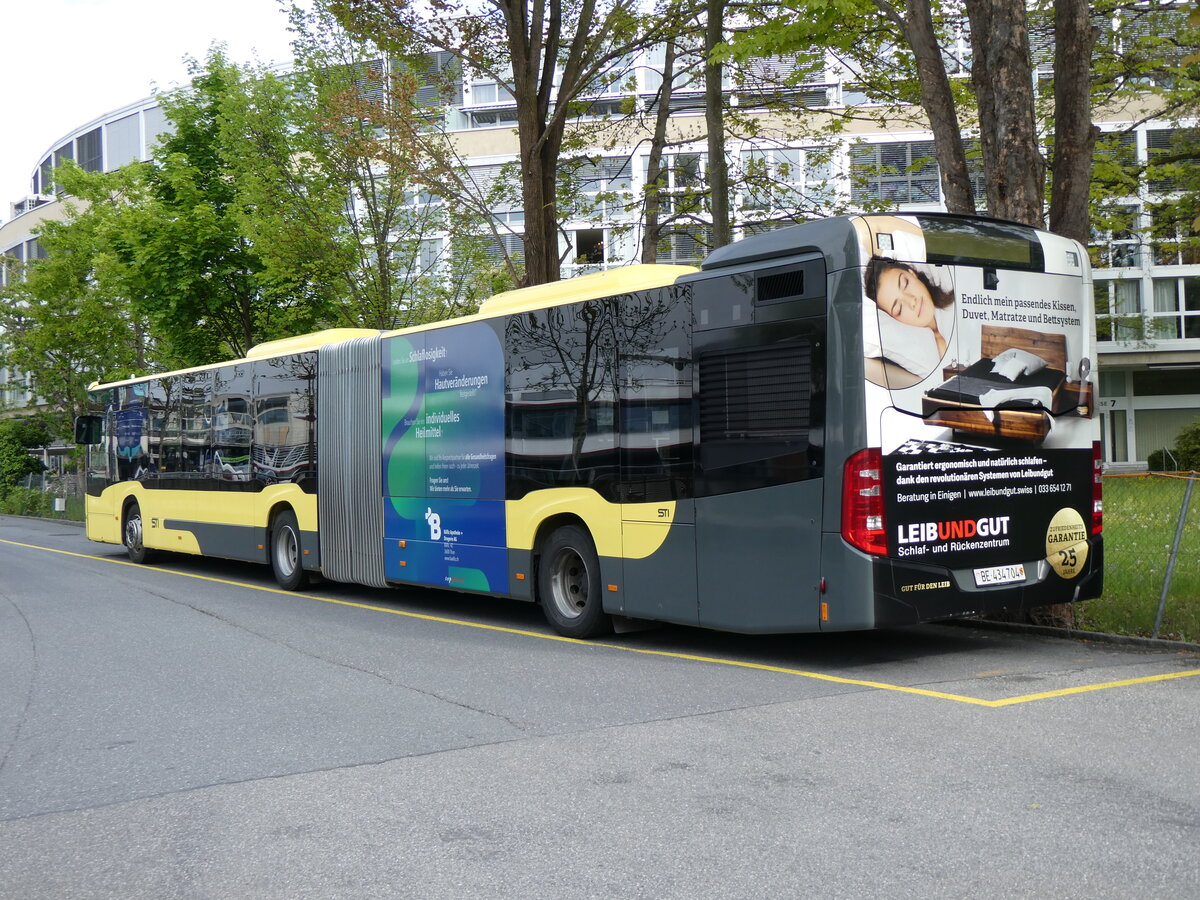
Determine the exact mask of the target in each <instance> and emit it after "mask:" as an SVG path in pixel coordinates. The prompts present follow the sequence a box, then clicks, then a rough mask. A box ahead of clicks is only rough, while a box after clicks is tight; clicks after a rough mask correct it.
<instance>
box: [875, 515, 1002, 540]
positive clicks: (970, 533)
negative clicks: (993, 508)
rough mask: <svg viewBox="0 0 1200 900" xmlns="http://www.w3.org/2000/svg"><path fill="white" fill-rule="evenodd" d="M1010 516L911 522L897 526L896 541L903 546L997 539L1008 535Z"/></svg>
mask: <svg viewBox="0 0 1200 900" xmlns="http://www.w3.org/2000/svg"><path fill="white" fill-rule="evenodd" d="M1008 522H1009V517H1008V516H985V517H984V518H982V519H957V520H955V521H946V522H910V523H909V524H907V525H900V526H897V529H896V530H897V532H898V534H897V537H896V540H897V541H898V542H899V543H901V544H932V543H933V542H934V541H949V540H954V539H960V538H973V537H996V536H998V535H1003V534H1008Z"/></svg>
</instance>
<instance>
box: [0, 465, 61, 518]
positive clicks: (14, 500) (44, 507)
mask: <svg viewBox="0 0 1200 900" xmlns="http://www.w3.org/2000/svg"><path fill="white" fill-rule="evenodd" d="M32 474H36V473H32ZM53 511H54V498H53V497H52V496H51V495H50V494H47V493H46V492H45V491H42V490H38V489H37V488H30V487H11V488H9V489H8V491H7V492H2V493H0V513H4V514H5V515H8V516H36V517H38V518H41V519H48V518H50V517H51V515H52V514H53Z"/></svg>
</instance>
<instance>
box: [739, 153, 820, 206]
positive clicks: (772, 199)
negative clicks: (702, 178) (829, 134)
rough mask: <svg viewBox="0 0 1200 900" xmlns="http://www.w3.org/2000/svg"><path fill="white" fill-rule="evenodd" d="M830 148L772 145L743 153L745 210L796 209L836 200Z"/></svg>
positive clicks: (743, 202)
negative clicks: (832, 185) (775, 146)
mask: <svg viewBox="0 0 1200 900" xmlns="http://www.w3.org/2000/svg"><path fill="white" fill-rule="evenodd" d="M830 157H831V151H830V148H828V147H813V148H796V149H792V148H768V149H765V150H746V151H743V152H742V154H741V160H740V161H741V166H742V174H743V177H744V178H745V182H746V191H745V193H743V194H742V197H741V203H742V209H743V211H747V212H763V213H770V212H772V211H776V212H778V211H784V212H795V211H796V210H798V209H802V208H805V207H810V208H811V207H812V206H813V205H814V204H824V203H828V202H830V201H831V200H832V199H833V189H832V187H831V182H832V180H833V168H832V165H831V162H830Z"/></svg>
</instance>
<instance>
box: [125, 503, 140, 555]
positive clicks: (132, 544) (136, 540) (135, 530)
mask: <svg viewBox="0 0 1200 900" xmlns="http://www.w3.org/2000/svg"><path fill="white" fill-rule="evenodd" d="M125 546H126V547H128V548H129V549H130V550H133V551H134V552H135V553H136V552H137V551H139V550H141V549H142V517H141V516H140V515H139V514H137V513H134V514H133V515H132V516H130V517H129V518H128V519H126V520H125Z"/></svg>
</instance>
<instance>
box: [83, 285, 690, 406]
mask: <svg viewBox="0 0 1200 900" xmlns="http://www.w3.org/2000/svg"><path fill="white" fill-rule="evenodd" d="M698 271H699V269H696V268H695V267H693V266H676V265H665V264H657V263H655V264H650V265H633V266H622V267H621V268H619V269H610V270H608V271H606V272H597V273H596V274H594V275H582V276H580V277H579V278H569V279H566V280H563V281H553V282H550V283H549V284H539V285H535V286H534V287H527V288H517V289H516V290H512V291H505V292H503V293H500V294H496V295H495V296H493V297H489V298H488V299H487V300H484V301H483V303H481V304H480V306H479V312H478V313H475V314H474V315H469V316H460V317H457V318H453V319H445V320H443V321H438V322H423V323H421V324H419V325H413V326H410V327H408V328H400V329H397V330H395V331H386V332H385V331H379V330H376V329H373V328H328V329H326V330H324V331H316V332H313V333H312V334H301V335H297V336H295V337H289V338H281V339H279V340H276V341H265V342H264V343H261V344H255V345H254V346H253V347H251V348H250V350H249V351H248V352H247V353H246V355H245V356H244V357H242V358H240V359H227V360H221V361H220V362H215V363H208V364H206V365H202V366H193V367H192V368H188V369H176V370H173V371H170V372H155V373H153V374H151V375H135V376H132V377H130V378H123V379H119V380H116V381H108V382H103V383H101V382H98V381H97V382H92V384H90V385H88V390H97V389H98V388H101V387H105V388H108V387H120V386H122V385H126V384H135V383H137V382H140V381H148V380H152V379H155V378H164V377H167V376H171V375H184V374H187V373H189V372H203V371H205V370H207V369H215V368H219V367H221V366H228V365H234V364H236V363H239V362H242V361H244V360H255V359H269V358H271V357H273V356H287V355H290V354H293V353H303V352H305V351H309V350H318V349H320V348H321V347H324V346H325V345H326V344H338V343H342V342H343V341H349V340H354V339H355V338H363V337H374V336H376V335H379V334H401V333H405V332H414V331H427V330H430V329H434V328H439V327H443V326H445V325H449V324H452V323H456V322H469V321H477V320H480V319H491V318H495V317H496V316H502V315H511V314H513V313H521V312H527V311H529V310H534V309H545V308H547V307H551V306H562V305H564V304H567V303H578V302H579V301H581V300H592V299H596V298H599V297H611V296H615V295H617V294H627V293H630V292H632V291H639V290H646V289H648V288H655V287H665V286H666V285H669V284H674V283H675V282H676V280H678V279H679V277H680V276H682V275H690V274H693V273H695V272H698Z"/></svg>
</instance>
